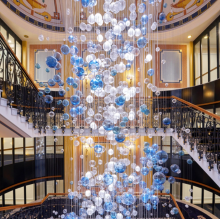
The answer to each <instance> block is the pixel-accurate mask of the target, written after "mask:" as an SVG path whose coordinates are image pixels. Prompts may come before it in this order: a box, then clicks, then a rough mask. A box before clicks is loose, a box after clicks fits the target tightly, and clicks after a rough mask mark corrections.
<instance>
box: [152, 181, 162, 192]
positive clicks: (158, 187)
mask: <svg viewBox="0 0 220 220" xmlns="http://www.w3.org/2000/svg"><path fill="white" fill-rule="evenodd" d="M153 189H154V190H156V191H157V190H159V191H163V190H164V185H163V184H155V183H153Z"/></svg>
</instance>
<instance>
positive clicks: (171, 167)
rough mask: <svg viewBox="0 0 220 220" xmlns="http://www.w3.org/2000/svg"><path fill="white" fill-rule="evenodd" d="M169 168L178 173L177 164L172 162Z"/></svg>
mask: <svg viewBox="0 0 220 220" xmlns="http://www.w3.org/2000/svg"><path fill="white" fill-rule="evenodd" d="M170 169H171V170H172V172H174V173H178V172H179V170H180V168H179V166H178V165H177V164H172V165H171V166H170Z"/></svg>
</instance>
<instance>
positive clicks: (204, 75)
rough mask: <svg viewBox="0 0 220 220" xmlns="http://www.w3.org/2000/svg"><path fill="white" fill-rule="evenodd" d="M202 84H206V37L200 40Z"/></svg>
mask: <svg viewBox="0 0 220 220" xmlns="http://www.w3.org/2000/svg"><path fill="white" fill-rule="evenodd" d="M201 49H202V83H203V84H204V83H207V82H208V35H206V36H204V37H203V38H202V45H201Z"/></svg>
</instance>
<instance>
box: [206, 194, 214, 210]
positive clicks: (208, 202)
mask: <svg viewBox="0 0 220 220" xmlns="http://www.w3.org/2000/svg"><path fill="white" fill-rule="evenodd" d="M212 196H213V194H212V193H211V192H209V191H207V190H204V209H205V210H207V211H208V212H212Z"/></svg>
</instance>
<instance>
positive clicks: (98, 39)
mask: <svg viewBox="0 0 220 220" xmlns="http://www.w3.org/2000/svg"><path fill="white" fill-rule="evenodd" d="M97 41H98V42H102V41H103V36H102V35H101V34H99V35H98V36H97Z"/></svg>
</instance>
